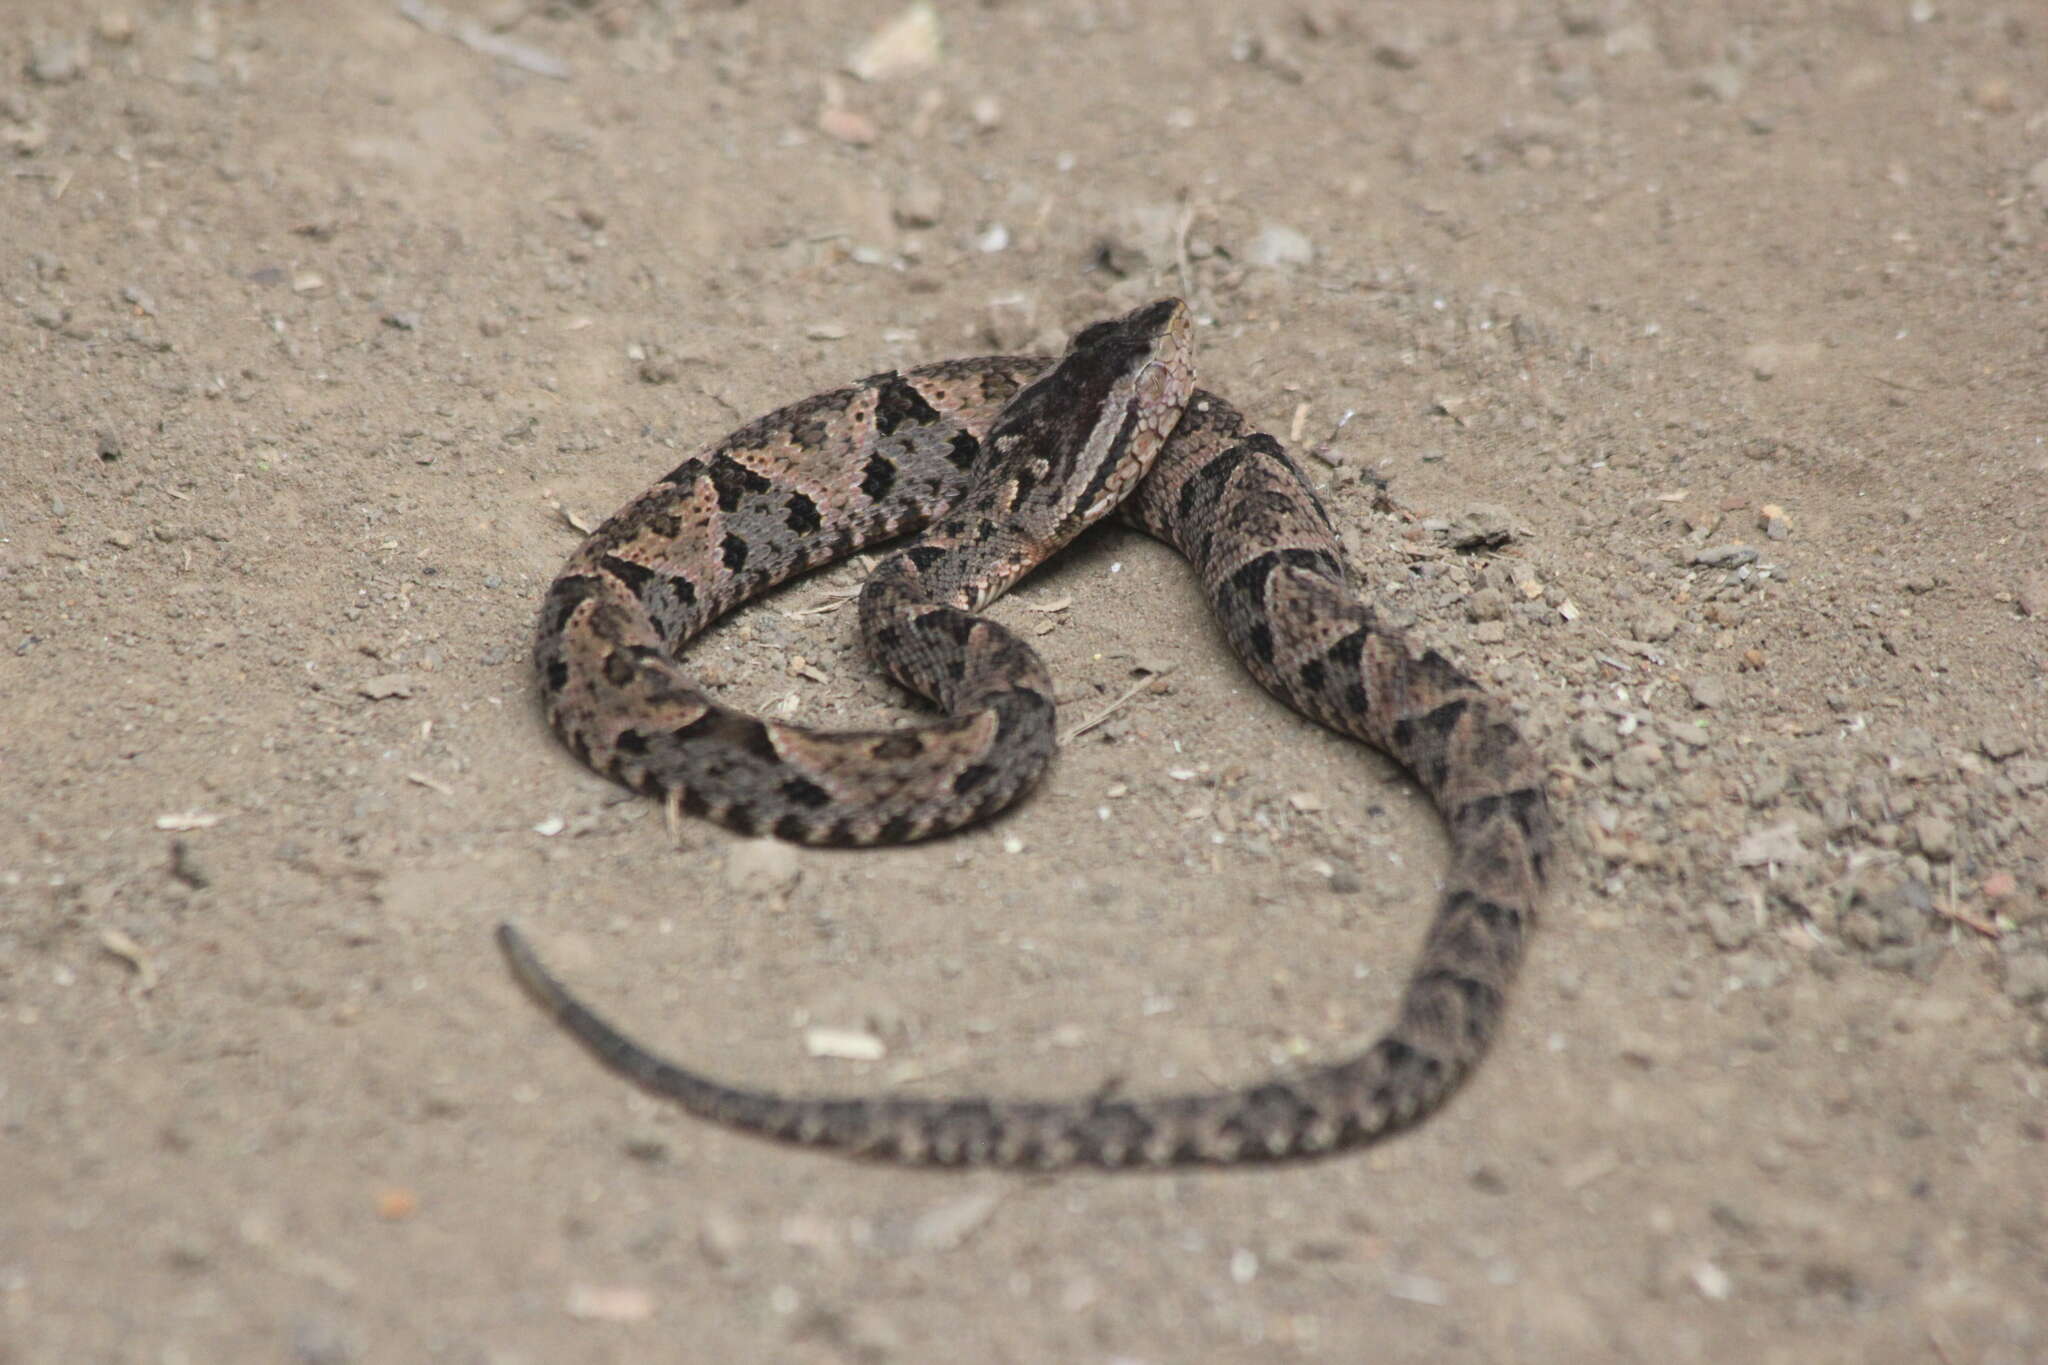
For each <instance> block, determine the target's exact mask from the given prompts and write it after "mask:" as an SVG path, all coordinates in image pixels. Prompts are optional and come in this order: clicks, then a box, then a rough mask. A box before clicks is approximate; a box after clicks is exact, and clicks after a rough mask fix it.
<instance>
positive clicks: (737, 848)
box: [725, 839, 803, 895]
mask: <svg viewBox="0 0 2048 1365" xmlns="http://www.w3.org/2000/svg"><path fill="white" fill-rule="evenodd" d="M802 876H803V865H802V864H801V863H800V862H799V861H798V859H797V852H796V850H795V849H794V848H791V847H790V846H789V845H788V844H786V843H784V842H782V840H780V839H745V840H741V841H740V842H738V843H735V844H734V845H732V847H730V848H729V849H727V850H726V854H725V884H726V885H727V886H729V887H731V888H732V889H733V890H734V891H738V892H740V893H742V894H745V895H772V894H775V893H777V892H781V891H787V890H788V889H790V888H791V887H793V886H795V885H796V884H797V881H798V879H799V878H801V877H802Z"/></svg>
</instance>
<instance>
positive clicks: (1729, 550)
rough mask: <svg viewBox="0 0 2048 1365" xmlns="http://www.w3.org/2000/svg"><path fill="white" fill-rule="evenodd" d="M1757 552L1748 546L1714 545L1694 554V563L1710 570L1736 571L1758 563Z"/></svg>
mask: <svg viewBox="0 0 2048 1365" xmlns="http://www.w3.org/2000/svg"><path fill="white" fill-rule="evenodd" d="M1756 558H1757V554H1756V550H1755V549H1754V548H1753V547H1751V546H1748V545H1714V546H1710V547H1708V548H1707V549H1704V550H1696V551H1694V552H1693V556H1692V562H1693V563H1695V564H1700V565H1704V566H1706V567H1707V568H1710V569H1734V568H1739V567H1741V566H1742V565H1744V564H1754V563H1756Z"/></svg>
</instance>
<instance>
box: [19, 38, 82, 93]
mask: <svg viewBox="0 0 2048 1365" xmlns="http://www.w3.org/2000/svg"><path fill="white" fill-rule="evenodd" d="M91 60H92V54H91V53H90V52H89V51H88V50H87V49H86V46H85V44H84V43H83V42H80V41H79V40H78V39H75V38H48V39H45V40H44V41H42V42H40V43H37V44H36V45H35V46H34V47H33V48H31V49H30V50H29V57H28V74H29V75H31V76H33V77H34V78H35V79H36V80H39V81H41V82H42V83H43V84H44V85H64V84H66V83H67V82H70V81H75V80H77V79H78V78H79V77H80V76H82V75H84V74H85V68H86V66H87V65H88V64H89V63H90V62H91Z"/></svg>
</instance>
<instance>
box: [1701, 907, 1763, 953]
mask: <svg viewBox="0 0 2048 1365" xmlns="http://www.w3.org/2000/svg"><path fill="white" fill-rule="evenodd" d="M1707 933H1708V935H1709V936H1710V937H1711V938H1712V939H1713V940H1714V946H1715V947H1716V948H1719V949H1720V950H1721V951H1722V952H1724V953H1732V952H1734V951H1735V950H1736V949H1738V948H1741V947H1743V946H1744V945H1746V944H1747V943H1748V942H1749V941H1750V939H1752V938H1754V937H1755V936H1756V916H1755V914H1754V913H1752V912H1750V911H1748V910H1746V909H1745V908H1744V907H1742V906H1740V905H1722V904H1719V903H1718V902H1710V903H1709V904H1708V906H1707Z"/></svg>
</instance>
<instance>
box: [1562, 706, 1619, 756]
mask: <svg viewBox="0 0 2048 1365" xmlns="http://www.w3.org/2000/svg"><path fill="white" fill-rule="evenodd" d="M1572 743H1573V744H1574V745H1576V746H1577V747H1578V748H1579V750H1580V751H1581V752H1583V753H1586V754H1590V755H1591V756H1593V757H1594V758H1611V757H1613V756H1614V755H1615V754H1616V753H1618V752H1620V749H1621V740H1620V739H1618V738H1617V737H1616V736H1615V733H1614V727H1613V726H1612V725H1610V724H1608V723H1607V722H1606V721H1604V720H1602V719H1600V718H1599V717H1598V716H1588V717H1587V718H1586V719H1584V720H1582V721H1580V722H1579V723H1578V724H1577V725H1574V726H1573V727H1572Z"/></svg>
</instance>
